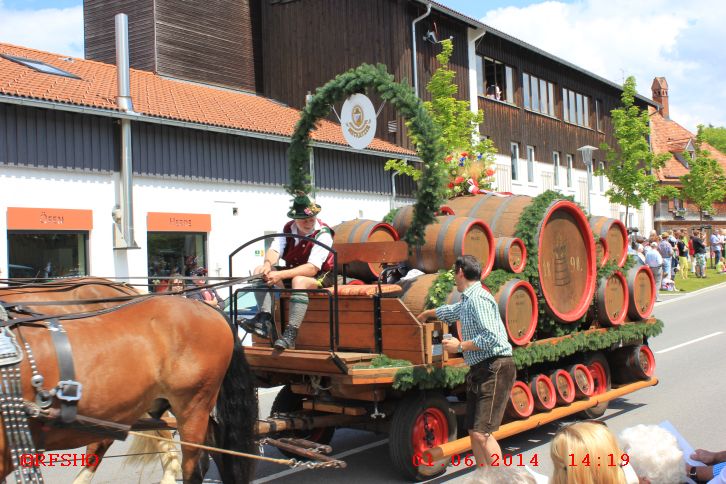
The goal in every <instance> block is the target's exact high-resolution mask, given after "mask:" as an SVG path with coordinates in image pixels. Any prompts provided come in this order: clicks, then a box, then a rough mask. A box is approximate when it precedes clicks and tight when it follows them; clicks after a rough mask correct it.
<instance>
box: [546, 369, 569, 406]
mask: <svg viewBox="0 0 726 484" xmlns="http://www.w3.org/2000/svg"><path fill="white" fill-rule="evenodd" d="M550 381H551V382H552V384H553V385H554V386H555V391H556V392H557V403H559V404H560V405H568V404H570V403H572V402H574V401H575V382H574V381H572V376H570V374H569V373H567V372H566V371H565V370H555V371H553V372H552V373H550Z"/></svg>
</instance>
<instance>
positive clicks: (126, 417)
mask: <svg viewBox="0 0 726 484" xmlns="http://www.w3.org/2000/svg"><path fill="white" fill-rule="evenodd" d="M4 298H5V296H2V295H0V299H4ZM28 306H32V305H28ZM38 309H39V308H38ZM44 309H46V312H49V311H47V307H45V308H44ZM83 309H85V308H83ZM62 318H63V316H61V319H62ZM63 326H64V327H65V330H66V332H67V334H68V338H69V340H70V342H71V345H72V347H73V354H74V364H75V367H76V379H77V380H78V381H80V382H81V383H83V385H84V390H83V398H82V399H81V400H80V402H79V404H78V412H79V414H81V415H84V416H88V417H94V418H97V419H101V420H108V421H114V422H119V423H125V424H132V423H133V422H135V421H136V420H137V419H138V418H139V417H141V416H142V415H144V414H145V413H146V412H148V411H149V410H151V409H154V408H159V405H158V402H159V401H164V402H168V405H169V406H170V407H171V411H172V412H173V413H174V415H175V416H176V418H177V425H178V430H179V434H180V437H181V439H182V440H184V441H187V442H192V443H204V442H205V441H206V442H208V443H211V444H212V445H216V446H219V447H222V448H227V449H233V450H240V451H244V452H254V450H255V447H254V440H253V430H254V422H255V419H256V417H257V408H256V401H255V398H254V390H253V386H252V376H251V374H250V371H249V367H248V365H247V363H246V361H245V359H244V354H243V351H242V347H241V346H240V345H239V342H238V341H237V340H236V337H235V333H234V331H232V329H231V327H230V325H229V323H228V321H227V320H226V319H225V318H224V316H222V315H221V314H220V313H219V312H218V311H216V310H214V309H212V308H210V307H209V306H207V305H206V304H203V303H200V302H198V301H192V300H188V299H184V298H178V297H173V296H161V297H154V298H151V299H146V300H139V301H134V302H132V303H127V304H122V305H121V306H120V307H118V308H117V309H115V310H114V311H112V312H109V313H107V314H102V315H96V316H89V317H84V318H80V319H73V320H66V321H63ZM17 333H20V334H22V337H23V338H24V340H25V341H27V342H28V343H29V344H30V346H31V348H32V349H33V353H34V354H35V358H36V361H37V363H38V368H39V369H40V371H41V372H42V373H43V374H44V376H45V380H46V381H47V382H55V381H57V380H58V378H59V374H58V369H57V367H56V362H55V350H54V348H53V345H52V343H51V340H50V336H49V334H48V331H47V329H45V328H43V327H40V328H39V327H31V326H24V325H21V326H20V329H19V330H17ZM21 371H22V374H23V376H24V378H23V390H24V397H25V398H26V399H29V400H32V399H33V398H34V393H33V389H32V387H31V386H30V382H29V377H28V376H29V375H30V369H29V365H28V363H27V359H25V360H23V362H22V363H21ZM215 404H216V413H215V415H216V419H217V422H216V425H212V426H211V431H210V433H209V436H208V435H207V430H208V423H209V415H210V412H211V411H212V410H213V409H215ZM31 428H32V430H33V435H34V437H35V438H36V439H37V438H38V436H39V425H37V424H36V423H31ZM208 437H209V438H208ZM96 440H98V438H97V437H95V436H94V435H93V434H89V433H86V432H81V431H77V430H68V429H60V428H52V429H51V430H50V431H47V432H44V439H43V447H44V448H45V449H48V450H55V449H66V448H74V447H78V446H80V445H84V444H89V443H92V442H94V441H96ZM0 447H1V448H2V449H3V451H4V455H5V460H4V463H3V466H2V468H1V469H0V475H3V476H4V475H7V474H8V473H9V472H10V471H11V467H10V459H9V450H8V448H7V446H6V445H5V436H4V434H2V435H0ZM200 455H201V452H200V451H199V450H198V449H194V448H190V447H186V446H184V447H183V448H182V474H183V478H184V480H185V482H201V480H202V476H203V472H204V471H203V469H201V468H200V467H199V466H197V463H199V458H200ZM201 464H202V467H204V465H205V464H206V460H202V461H201ZM217 464H218V467H220V472H221V473H222V477H223V481H224V482H247V481H248V480H249V478H250V476H251V472H252V469H253V467H254V466H253V463H252V462H251V461H249V460H239V459H232V458H228V457H226V456H222V457H221V458H218V459H217Z"/></svg>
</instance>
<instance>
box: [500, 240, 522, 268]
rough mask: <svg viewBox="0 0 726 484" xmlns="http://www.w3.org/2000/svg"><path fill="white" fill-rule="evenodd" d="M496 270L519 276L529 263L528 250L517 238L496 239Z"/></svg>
mask: <svg viewBox="0 0 726 484" xmlns="http://www.w3.org/2000/svg"><path fill="white" fill-rule="evenodd" d="M495 243H496V247H495V249H494V268H495V269H504V270H505V271H509V272H514V273H515V274H519V273H520V272H522V271H523V270H524V266H525V264H526V263H527V248H526V247H525V246H524V242H522V239H519V238H517V237H498V238H497V239H495Z"/></svg>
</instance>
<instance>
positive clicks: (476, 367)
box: [418, 255, 517, 466]
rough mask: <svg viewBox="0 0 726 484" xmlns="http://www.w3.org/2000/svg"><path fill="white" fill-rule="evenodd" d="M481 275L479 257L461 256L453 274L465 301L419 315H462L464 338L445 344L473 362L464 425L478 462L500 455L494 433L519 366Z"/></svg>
mask: <svg viewBox="0 0 726 484" xmlns="http://www.w3.org/2000/svg"><path fill="white" fill-rule="evenodd" d="M480 279H481V264H480V263H479V261H477V260H476V258H474V257H473V256H470V255H464V256H460V257H458V258H457V259H456V263H455V265H454V280H455V281H456V288H457V289H458V290H459V292H461V301H460V302H458V303H456V304H448V305H444V306H440V307H438V308H436V309H429V310H426V311H424V312H422V313H421V314H419V315H418V319H419V320H420V321H421V322H425V321H427V320H428V319H429V318H434V317H435V318H437V319H439V320H441V321H443V322H445V323H448V324H454V323H456V321H457V320H458V321H461V326H462V333H463V334H462V341H459V340H458V339H456V338H450V339H445V340H444V341H443V348H444V350H445V351H447V352H448V353H453V354H455V353H462V354H463V355H464V361H466V364H467V365H469V374H468V375H467V377H466V389H467V391H466V404H467V405H466V428H467V430H468V431H469V437H471V448H472V451H473V452H474V458H475V459H476V463H477V465H478V466H483V465H491V464H492V461H493V460H496V459H498V458H501V455H502V451H501V448H500V447H499V444H498V443H497V441H496V439H495V438H494V436H493V435H492V434H493V433H494V431H496V430H497V429H498V428H499V425H500V424H501V422H502V417H503V416H504V410H505V408H506V406H507V402H508V401H509V394H510V392H511V390H512V386H513V385H514V379H515V378H516V376H517V369H516V367H515V366H514V361H513V360H512V345H511V344H509V340H508V338H507V331H506V329H505V328H504V323H502V319H501V317H500V316H499V308H498V307H497V302H496V301H495V300H494V298H493V297H492V295H491V294H490V293H489V292H488V291H486V290H485V289H484V288H483V287H482V285H481V281H480Z"/></svg>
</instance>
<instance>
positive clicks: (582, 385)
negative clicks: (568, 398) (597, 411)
mask: <svg viewBox="0 0 726 484" xmlns="http://www.w3.org/2000/svg"><path fill="white" fill-rule="evenodd" d="M567 372H568V373H569V374H570V376H571V377H572V381H573V382H574V383H575V397H577V398H590V395H592V392H593V389H594V387H595V383H594V381H593V379H592V373H590V370H588V369H587V367H586V366H585V365H583V364H581V363H577V364H575V365H572V366H570V367H568V368H567Z"/></svg>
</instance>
